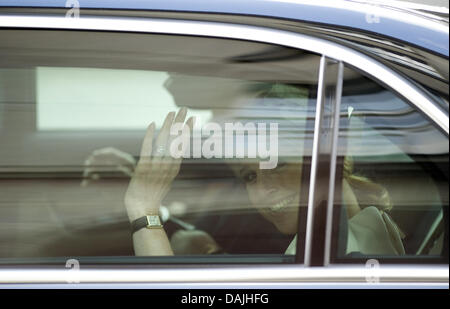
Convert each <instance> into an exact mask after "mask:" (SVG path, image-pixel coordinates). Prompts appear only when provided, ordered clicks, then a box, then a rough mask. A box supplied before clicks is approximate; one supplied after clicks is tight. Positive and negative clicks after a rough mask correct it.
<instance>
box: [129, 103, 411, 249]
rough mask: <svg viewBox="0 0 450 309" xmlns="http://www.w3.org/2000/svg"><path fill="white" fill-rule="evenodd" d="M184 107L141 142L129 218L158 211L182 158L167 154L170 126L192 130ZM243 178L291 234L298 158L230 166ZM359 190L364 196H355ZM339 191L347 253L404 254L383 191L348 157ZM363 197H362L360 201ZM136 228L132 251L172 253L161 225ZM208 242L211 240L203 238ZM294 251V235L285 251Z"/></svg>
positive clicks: (256, 200)
mask: <svg viewBox="0 0 450 309" xmlns="http://www.w3.org/2000/svg"><path fill="white" fill-rule="evenodd" d="M186 113H187V110H186V109H185V108H182V109H181V110H180V111H179V112H178V114H175V113H174V112H171V113H169V114H168V115H167V117H166V119H165V121H164V124H163V126H162V128H161V130H160V132H159V135H158V136H157V138H156V140H155V142H153V137H154V131H155V125H154V123H152V124H150V126H149V127H148V129H147V132H146V135H145V138H144V141H143V143H142V148H141V154H140V160H139V162H138V163H137V166H136V169H135V172H134V175H133V177H132V179H131V181H130V184H129V187H128V190H127V193H126V196H125V205H126V209H127V213H128V217H129V220H130V222H131V223H135V222H137V220H138V219H139V220H140V221H142V218H144V217H145V216H157V215H158V213H159V207H160V205H161V202H162V200H163V199H164V197H165V196H166V194H167V193H168V191H169V190H170V186H171V184H172V182H173V180H174V178H175V177H176V176H177V174H178V171H179V168H180V164H181V159H174V158H173V157H172V156H171V155H170V154H169V149H170V145H171V142H172V141H173V140H174V139H175V138H178V137H181V138H187V136H184V137H183V136H171V135H170V128H171V127H172V125H175V124H177V123H178V124H183V125H184V126H185V127H186V128H188V129H189V131H192V130H193V126H194V119H193V118H192V117H191V118H189V119H188V120H187V121H186V122H185V119H186ZM233 169H234V171H235V173H236V174H237V175H238V176H239V177H240V178H241V179H242V180H243V181H244V183H245V186H246V189H247V193H248V197H249V200H250V202H251V204H252V206H254V207H256V208H257V210H258V211H259V212H260V213H261V215H262V216H263V217H264V218H266V219H267V220H268V221H269V222H271V223H272V224H273V225H274V226H275V227H276V228H277V229H278V230H279V231H280V232H281V233H284V234H290V235H295V234H296V232H297V227H298V211H299V208H298V205H299V201H300V193H299V189H300V186H301V183H300V181H301V173H302V165H301V163H284V164H279V165H278V166H277V168H275V169H272V170H264V169H260V168H259V165H258V164H240V165H238V167H234V168H233ZM357 194H358V195H360V196H363V197H364V198H361V199H358V197H357ZM342 196H343V203H344V205H345V210H346V213H347V217H348V239H347V248H346V253H351V252H355V251H356V252H361V253H363V254H389V255H390V254H392V255H394V254H403V253H404V250H403V246H402V241H401V237H400V231H399V230H398V228H397V226H396V225H395V223H394V222H393V221H392V220H391V219H390V218H389V216H387V214H386V213H385V211H384V210H386V209H388V208H389V207H390V201H389V197H388V195H387V192H386V190H384V188H382V187H381V186H379V185H377V184H374V183H372V182H370V181H369V180H367V179H365V178H362V177H357V176H355V175H353V174H352V168H351V162H350V161H348V160H347V161H346V163H345V166H344V178H343V180H342ZM360 201H363V202H360ZM154 227H155V228H151V229H147V228H139V229H137V230H136V231H135V232H134V233H133V245H134V250H135V254H136V255H143V256H151V255H159V256H160V255H173V254H174V250H173V248H172V246H171V243H170V241H169V239H168V237H167V234H166V233H165V231H164V229H163V228H162V226H159V225H158V224H155V226H154ZM205 241H206V242H211V240H210V239H207V237H206V238H205ZM286 254H295V239H294V241H293V242H292V243H291V245H290V246H289V247H288V249H287V250H286Z"/></svg>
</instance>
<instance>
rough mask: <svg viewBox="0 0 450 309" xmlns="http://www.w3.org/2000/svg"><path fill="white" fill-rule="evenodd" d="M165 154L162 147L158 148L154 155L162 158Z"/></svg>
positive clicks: (164, 149)
mask: <svg viewBox="0 0 450 309" xmlns="http://www.w3.org/2000/svg"><path fill="white" fill-rule="evenodd" d="M165 152H166V148H165V147H164V146H162V145H160V146H158V148H157V149H156V154H157V155H159V156H163V155H164V154H165Z"/></svg>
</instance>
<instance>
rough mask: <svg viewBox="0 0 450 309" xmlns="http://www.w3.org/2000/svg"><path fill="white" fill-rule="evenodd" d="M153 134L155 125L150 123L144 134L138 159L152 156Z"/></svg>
mask: <svg viewBox="0 0 450 309" xmlns="http://www.w3.org/2000/svg"><path fill="white" fill-rule="evenodd" d="M154 132H155V123H154V122H152V123H151V124H150V125H149V126H148V128H147V132H146V133H145V137H144V141H143V142H142V146H141V153H140V158H150V156H151V154H152V145H153V134H154Z"/></svg>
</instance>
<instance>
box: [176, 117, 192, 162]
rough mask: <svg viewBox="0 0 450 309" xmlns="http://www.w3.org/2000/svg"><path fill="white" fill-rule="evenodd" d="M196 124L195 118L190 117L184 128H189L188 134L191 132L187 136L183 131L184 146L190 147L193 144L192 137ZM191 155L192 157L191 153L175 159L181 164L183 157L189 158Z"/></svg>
mask: <svg viewBox="0 0 450 309" xmlns="http://www.w3.org/2000/svg"><path fill="white" fill-rule="evenodd" d="M194 124H195V117H190V118H189V119H188V120H187V121H186V123H185V124H184V126H185V127H187V128H188V132H189V134H186V130H183V133H182V134H183V136H182V140H183V144H184V145H190V143H191V136H192V132H193V130H194ZM186 149H190V147H187V148H186ZM189 155H190V153H183V154H182V156H181V157H180V158H178V159H175V161H176V162H181V160H182V158H183V157H189Z"/></svg>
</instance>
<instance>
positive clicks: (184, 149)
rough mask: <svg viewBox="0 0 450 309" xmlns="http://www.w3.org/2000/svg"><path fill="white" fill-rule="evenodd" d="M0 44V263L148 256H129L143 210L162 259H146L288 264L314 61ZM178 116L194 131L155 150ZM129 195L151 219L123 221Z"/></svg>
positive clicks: (267, 50) (70, 40)
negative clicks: (155, 222)
mask: <svg viewBox="0 0 450 309" xmlns="http://www.w3.org/2000/svg"><path fill="white" fill-rule="evenodd" d="M0 37H1V40H0V46H1V47H0V50H1V52H0V53H1V57H0V108H1V109H0V142H1V145H2V147H1V148H0V218H1V224H0V235H1V236H0V262H2V263H18V262H24V263H36V262H40V263H45V262H48V261H55V259H56V260H58V259H66V258H68V257H77V258H81V259H83V258H85V259H88V258H94V259H93V261H95V262H97V263H102V262H105V261H114V262H121V261H128V262H130V261H131V262H133V261H145V262H148V261H150V262H152V261H157V258H154V259H153V260H152V259H142V258H137V257H136V255H141V256H144V257H146V256H148V255H150V254H146V253H144V254H140V252H141V251H140V247H139V246H141V245H139V244H138V245H136V242H134V241H133V237H132V230H131V226H132V225H131V223H133V222H135V220H137V219H138V217H143V216H144V215H152V216H153V215H156V214H155V213H150V212H152V211H153V212H154V210H155V209H157V208H155V207H154V204H155V203H157V204H158V207H159V212H158V214H159V216H160V220H161V223H162V225H163V226H164V231H165V233H166V235H167V237H168V240H169V243H170V246H171V249H172V251H173V253H174V254H175V258H169V257H163V258H160V259H159V260H158V261H162V262H167V261H171V260H174V261H176V262H186V261H187V262H194V263H195V262H199V261H200V262H201V261H204V258H203V257H204V256H208V257H211V258H212V259H215V258H216V260H213V261H212V262H214V261H220V262H222V263H223V262H227V261H231V262H233V261H236V262H242V261H248V262H261V261H266V262H267V261H269V262H270V261H272V262H280V263H281V262H293V261H294V254H295V252H296V251H295V248H293V246H295V242H293V239H294V238H295V236H296V235H301V233H300V234H299V231H302V230H303V229H304V226H302V227H299V226H298V218H299V217H301V216H302V215H303V214H304V212H305V209H306V201H307V196H306V195H302V194H301V193H305V194H306V192H308V181H307V179H309V178H308V173H309V165H308V162H309V158H310V156H311V145H312V137H313V128H314V115H315V111H314V108H315V100H316V93H317V90H316V88H317V76H318V66H319V59H320V57H319V55H315V54H311V53H308V52H305V51H302V50H296V49H291V48H286V47H281V46H272V45H266V44H261V43H252V42H245V41H236V40H225V39H221V40H219V39H213V38H197V37H188V36H164V35H143V34H132V33H127V34H117V33H106V32H104V33H100V32H98V33H97V32H77V31H67V32H63V31H28V30H3V31H2V32H0ZM181 108H186V112H187V116H186V118H185V119H188V118H190V117H195V125H193V126H192V130H188V133H189V134H188V136H187V139H178V140H177V141H175V140H172V142H173V143H175V142H179V143H178V144H176V146H175V147H173V148H170V147H169V145H168V144H167V145H166V147H165V148H162V151H163V152H164V151H165V152H164V153H163V152H160V151H161V149H160V147H159V146H160V145H159V144H158V139H157V138H156V137H157V136H160V135H159V133H160V132H161V131H163V129H164V128H165V127H164V120H165V118H166V116H167V115H169V117H170V114H169V113H170V112H179V111H180V110H181ZM182 110H184V109H182ZM181 113H182V112H181ZM152 122H154V124H153V126H154V135H152V136H150V139H148V138H146V136H147V135H146V132H147V128H150V127H149V125H150V124H151V123H152ZM180 131H181V130H180ZM177 132H178V131H176V132H175V133H177ZM182 132H184V131H182ZM174 136H178V137H183V138H186V136H184V135H174ZM148 140H150V141H151V142H152V143H151V144H152V145H153V146H154V147H153V149H152V151H150V152H149V153H148V152H146V151H144V150H145V149H147V148H146V146H145V145H146V142H145V141H148ZM183 141H184V142H186V141H187V143H184V142H183ZM158 145H159V146H158ZM186 145H189V146H186ZM157 146H158V147H157ZM147 150H148V149H147ZM172 150H176V151H180V152H179V154H180V155H182V160H180V159H177V158H176V159H173V158H172V154H173V153H168V151H172ZM176 151H175V152H176ZM149 158H151V159H152V160H153V159H155V161H152V162H153V163H152V164H153V165H152V168H151V169H145V168H144V169H142V170H141V169H139V170H137V168H136V167H137V166H144V165H145V164H144V163H145V162H144V161H145V160H147V159H149ZM156 159H158V160H159V161H156ZM140 162H141V163H142V162H144V163H142V164H141V165H139V164H140ZM168 170H170V171H168ZM142 171H144V172H142ZM143 174H145V177H146V180H145V181H147V182H143V183H144V185H145V189H144V190H141V191H139V192H140V194H141V195H139V196H138V197H136V195H132V194H131V195H132V197H131V198H128V199H127V197H130V184H131V183H133V180H136V179H141V178H139V177H140V176H142V175H143ZM155 179H156V180H155ZM140 184H142V183H140ZM133 188H135V187H133ZM133 192H134V191H133ZM130 200H133V202H135V203H137V204H139V205H145V206H143V208H142V209H147V208H145V207H147V206H148V205H149V204H152V205H153V206H152V207H153V208H152V209H151V210H152V211H150V210H148V211H147V212H146V211H143V212H141V213H140V215H139V216H138V215H137V211H136V213H135V212H134V211H135V210H136V209H137V208H138V207H137V208H133V209H132V210H131V211H130V207H128V206H129V204H127V203H128V202H127V201H130ZM133 205H135V204H133ZM133 207H134V206H133ZM131 208H132V207H131ZM142 209H141V208H140V209H139V210H142ZM146 224H147V223H146ZM299 237H300V236H299ZM145 241H148V242H150V241H151V239H148V238H147V239H145ZM145 241H144V243H145ZM144 245H145V244H144ZM136 247H138V248H136ZM297 253H298V254H299V255H300V256H301V251H300V252H299V251H297ZM155 255H160V254H155ZM235 256H238V257H239V258H233V257H235ZM130 259H131V260H130Z"/></svg>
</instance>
